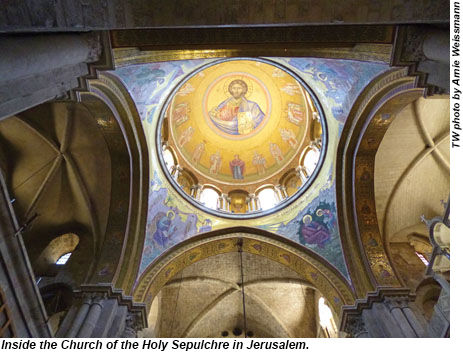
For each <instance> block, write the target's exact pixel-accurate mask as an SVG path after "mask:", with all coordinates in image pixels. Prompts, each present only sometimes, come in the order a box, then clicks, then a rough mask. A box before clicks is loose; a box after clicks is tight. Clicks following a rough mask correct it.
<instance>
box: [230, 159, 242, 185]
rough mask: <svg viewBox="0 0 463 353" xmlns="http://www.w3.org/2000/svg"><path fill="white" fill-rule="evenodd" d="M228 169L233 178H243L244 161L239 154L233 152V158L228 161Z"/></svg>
mask: <svg viewBox="0 0 463 353" xmlns="http://www.w3.org/2000/svg"><path fill="white" fill-rule="evenodd" d="M230 169H231V172H232V175H233V179H244V161H243V160H241V159H240V156H239V155H237V154H235V158H234V159H233V160H232V161H231V162H230Z"/></svg>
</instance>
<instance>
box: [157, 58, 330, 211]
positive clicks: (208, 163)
mask: <svg viewBox="0 0 463 353" xmlns="http://www.w3.org/2000/svg"><path fill="white" fill-rule="evenodd" d="M315 102H316V99H315V97H314V95H313V93H312V92H311V91H310V90H309V89H308V87H307V86H306V84H305V83H304V82H303V81H301V80H300V79H298V78H297V77H296V76H295V75H293V74H292V73H290V72H288V71H287V70H285V69H283V68H282V67H280V66H278V65H276V64H274V63H272V62H270V61H264V60H257V59H254V60H253V59H241V60H236V59H235V60H225V61H222V62H219V63H215V64H213V65H208V66H206V67H203V68H201V69H199V70H197V71H196V72H194V73H193V74H191V75H190V76H188V77H187V78H186V79H185V80H184V81H183V82H181V83H180V85H179V86H178V87H177V89H176V91H174V92H173V93H172V94H171V96H170V98H169V99H168V101H167V103H166V106H165V109H164V119H163V120H162V127H161V128H160V130H162V134H161V135H162V148H163V150H164V152H163V154H164V161H165V162H166V163H167V164H168V166H167V167H166V169H167V173H168V174H170V175H171V176H172V177H173V179H174V180H173V181H174V182H175V183H176V184H177V185H178V186H179V187H180V188H181V189H183V192H184V193H186V194H188V195H189V196H191V197H193V198H194V199H197V200H198V201H200V199H201V197H198V195H197V190H196V189H198V188H199V189H200V191H202V190H203V189H204V188H206V189H207V188H210V189H211V190H214V192H215V193H217V194H218V197H219V198H220V197H224V198H225V199H226V198H228V197H230V194H232V196H233V194H236V195H237V196H236V197H235V201H238V199H239V200H240V202H238V204H236V202H233V200H230V201H229V202H228V204H229V205H228V206H223V205H222V204H224V203H225V202H223V200H222V199H220V200H218V201H217V205H216V206H213V205H212V206H211V205H209V206H210V208H212V209H214V208H216V209H218V210H221V211H224V212H230V213H249V212H258V211H260V210H262V209H263V208H265V206H264V207H262V205H259V204H258V201H256V204H255V205H254V206H252V205H250V202H252V200H251V201H250V200H249V199H250V198H252V197H254V196H253V195H256V194H257V193H258V192H259V191H261V190H263V189H273V190H274V192H275V195H276V196H275V201H276V202H275V203H274V204H275V205H276V204H278V203H280V202H281V201H283V200H285V199H287V198H289V197H290V196H292V195H293V194H295V193H296V192H297V190H299V189H300V188H301V187H302V186H303V184H305V183H306V181H307V180H309V179H311V178H310V177H311V175H312V174H313V172H314V171H315V167H316V165H317V163H318V159H319V157H320V155H321V150H322V147H323V146H322V144H323V131H322V130H323V129H322V125H323V123H322V121H321V118H320V117H321V114H320V111H319V109H317V105H316V104H315ZM311 151H312V157H311V161H310V163H311V165H313V168H310V167H309V168H307V166H304V160H303V159H304V157H305V156H306V155H307V153H308V152H311ZM166 153H169V154H171V157H166ZM309 155H310V153H309ZM315 155H316V156H315ZM314 158H315V159H314ZM169 160H172V161H170V162H169ZM171 164H173V166H172V165H171ZM307 169H312V170H307ZM193 189H194V190H193ZM238 196H239V197H238ZM200 203H201V202H200ZM240 205H241V206H240ZM234 206H237V207H234Z"/></svg>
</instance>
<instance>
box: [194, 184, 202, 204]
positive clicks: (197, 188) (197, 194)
mask: <svg viewBox="0 0 463 353" xmlns="http://www.w3.org/2000/svg"><path fill="white" fill-rule="evenodd" d="M194 188H195V199H196V200H198V201H199V200H200V199H201V193H202V192H203V188H204V186H203V185H201V184H197V185H195V186H194Z"/></svg>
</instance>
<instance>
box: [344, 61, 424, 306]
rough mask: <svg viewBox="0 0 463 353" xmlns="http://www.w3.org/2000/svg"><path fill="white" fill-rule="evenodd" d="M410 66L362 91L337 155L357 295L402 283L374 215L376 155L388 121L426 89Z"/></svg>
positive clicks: (347, 249) (349, 260)
mask: <svg viewBox="0 0 463 353" xmlns="http://www.w3.org/2000/svg"><path fill="white" fill-rule="evenodd" d="M407 74H408V69H407V68H402V69H392V70H390V71H388V72H386V73H384V74H382V75H380V76H378V77H377V78H376V79H375V80H373V81H372V82H371V83H370V84H369V85H368V86H367V87H366V88H365V89H364V91H363V92H362V93H361V94H360V96H359V97H358V98H357V100H356V102H355V103H354V105H353V107H352V109H351V112H350V114H349V116H348V118H347V121H346V124H345V127H344V130H343V132H342V134H341V139H340V142H339V147H338V153H337V160H336V166H337V167H336V180H337V183H336V199H337V204H338V215H339V228H340V234H341V241H342V245H343V249H344V252H345V258H346V262H347V266H348V270H349V274H350V276H351V278H352V282H353V285H354V288H355V292H356V295H357V297H359V298H363V297H365V296H366V294H367V292H369V291H373V290H374V289H375V288H376V287H377V286H389V287H401V286H402V285H403V284H402V283H401V281H400V279H399V277H398V276H397V274H396V273H395V271H394V268H393V266H392V265H391V262H390V256H389V254H388V250H387V246H386V244H384V241H383V239H382V236H381V233H380V230H379V227H378V220H377V216H376V207H375V189H374V172H375V170H374V169H375V156H376V152H377V150H378V148H379V145H380V144H381V141H382V139H383V137H384V134H385V133H386V131H387V129H388V127H389V126H390V124H391V123H392V121H393V120H394V118H395V117H396V115H397V114H398V113H399V112H400V111H401V110H402V109H403V108H404V107H405V106H406V105H407V104H409V103H411V102H413V101H414V100H416V99H417V98H419V97H422V96H423V94H424V89H422V88H418V87H417V85H418V80H417V78H416V77H410V76H407Z"/></svg>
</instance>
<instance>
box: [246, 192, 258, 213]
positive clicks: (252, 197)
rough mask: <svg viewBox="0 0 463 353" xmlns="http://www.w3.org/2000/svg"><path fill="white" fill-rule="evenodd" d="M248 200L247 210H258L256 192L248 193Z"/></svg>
mask: <svg viewBox="0 0 463 353" xmlns="http://www.w3.org/2000/svg"><path fill="white" fill-rule="evenodd" d="M248 200H249V211H250V212H254V211H258V210H259V198H258V197H257V196H256V194H249V196H248Z"/></svg>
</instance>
